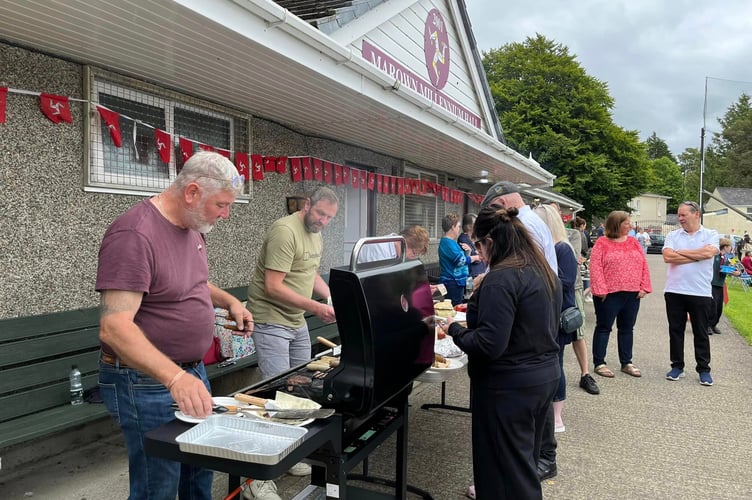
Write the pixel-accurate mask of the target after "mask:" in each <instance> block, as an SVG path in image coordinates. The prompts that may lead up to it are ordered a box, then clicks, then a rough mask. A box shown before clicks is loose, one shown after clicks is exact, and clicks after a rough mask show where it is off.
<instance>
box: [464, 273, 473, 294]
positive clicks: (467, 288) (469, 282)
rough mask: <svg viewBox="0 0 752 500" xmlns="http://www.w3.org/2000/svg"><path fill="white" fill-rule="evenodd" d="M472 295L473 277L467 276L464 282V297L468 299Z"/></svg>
mask: <svg viewBox="0 0 752 500" xmlns="http://www.w3.org/2000/svg"><path fill="white" fill-rule="evenodd" d="M472 294H473V277H472V276H468V277H467V281H466V282H465V297H467V298H470V296H471V295H472Z"/></svg>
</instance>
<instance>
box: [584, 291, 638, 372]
mask: <svg viewBox="0 0 752 500" xmlns="http://www.w3.org/2000/svg"><path fill="white" fill-rule="evenodd" d="M593 305H594V306H595V330H594V331H593V364H594V365H595V366H598V365H602V364H605V363H606V349H607V347H608V338H609V336H610V335H611V327H612V326H614V320H616V336H617V337H616V338H617V345H618V347H619V362H620V363H621V366H622V367H624V366H625V365H628V364H629V363H631V362H632V346H633V344H634V325H635V322H636V321H637V313H638V312H639V310H640V299H638V298H637V292H613V293H609V294H608V295H606V300H603V299H602V298H600V297H593Z"/></svg>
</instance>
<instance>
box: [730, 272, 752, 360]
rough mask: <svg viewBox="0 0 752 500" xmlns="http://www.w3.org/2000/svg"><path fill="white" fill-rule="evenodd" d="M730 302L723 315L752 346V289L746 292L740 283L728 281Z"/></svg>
mask: <svg viewBox="0 0 752 500" xmlns="http://www.w3.org/2000/svg"><path fill="white" fill-rule="evenodd" d="M726 284H727V288H728V295H729V302H728V304H726V305H725V306H724V307H723V314H725V315H726V317H727V318H728V319H729V321H731V324H732V325H734V328H736V329H737V331H738V332H739V334H740V335H741V336H742V337H744V338H745V339H746V340H747V343H748V344H750V345H752V288H750V289H749V290H748V291H746V292H745V291H744V289H743V288H742V286H741V285H740V284H739V283H738V282H732V281H731V280H730V279H727V280H726Z"/></svg>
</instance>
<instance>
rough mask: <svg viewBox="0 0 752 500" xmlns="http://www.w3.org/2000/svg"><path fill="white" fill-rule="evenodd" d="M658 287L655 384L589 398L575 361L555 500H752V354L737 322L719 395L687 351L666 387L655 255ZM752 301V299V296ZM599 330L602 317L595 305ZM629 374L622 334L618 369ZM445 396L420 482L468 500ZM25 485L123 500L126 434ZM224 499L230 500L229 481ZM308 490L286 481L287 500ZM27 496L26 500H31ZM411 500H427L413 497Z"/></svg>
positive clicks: (218, 493)
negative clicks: (623, 366)
mask: <svg viewBox="0 0 752 500" xmlns="http://www.w3.org/2000/svg"><path fill="white" fill-rule="evenodd" d="M648 261H649V263H650V268H651V273H652V277H653V287H654V290H656V291H655V292H654V293H653V294H651V295H649V296H647V297H646V298H645V299H644V300H643V302H642V305H641V310H640V314H639V317H638V321H637V326H636V331H635V347H634V362H635V364H636V365H637V366H638V367H640V369H641V370H642V373H643V377H642V378H640V379H635V378H632V377H629V376H628V375H625V374H622V373H620V372H617V375H616V377H615V378H614V379H603V378H601V377H597V376H596V379H597V381H598V383H599V384H600V386H601V391H602V392H601V394H600V395H598V396H591V395H589V394H587V393H585V392H584V391H582V390H581V389H579V388H578V386H577V382H578V380H579V372H578V369H577V367H576V363H575V359H574V354H573V353H572V352H571V350H569V351H568V352H567V355H566V358H565V362H566V367H567V375H568V376H569V379H568V383H567V389H568V399H567V403H566V407H565V410H564V420H565V424H566V428H567V431H566V432H565V433H563V434H558V435H557V436H558V437H559V458H558V467H559V475H558V476H557V477H556V478H554V479H551V480H548V481H546V482H545V484H544V487H543V492H544V497H545V498H549V499H557V500H564V499H622V498H625V499H626V498H645V499H667V500H668V499H697V500H700V499H711V498H712V499H741V498H752V472H750V471H752V451H750V447H751V446H752V348H750V346H748V345H747V344H746V342H745V341H744V340H743V339H742V338H741V337H739V335H738V334H737V333H736V332H734V331H733V330H732V328H731V327H730V326H729V325H728V323H727V322H726V320H725V318H724V319H723V320H722V322H721V325H720V327H721V329H722V330H723V334H722V335H719V336H713V337H711V343H712V362H711V366H712V369H713V371H712V374H713V378H714V380H715V385H714V386H713V387H703V386H701V385H699V383H698V379H697V375H696V373H694V371H693V367H694V361H693V353H694V350H693V347H692V344H691V340H690V339H691V336H689V337H688V339H687V347H686V353H687V354H688V356H687V366H688V370H687V377H686V378H684V379H681V380H680V381H678V382H670V381H668V380H666V379H665V373H666V372H667V371H668V369H669V360H668V333H667V326H666V318H665V308H664V303H663V294H662V290H663V284H664V277H665V265H664V264H663V261H662V260H661V257H660V256H658V255H649V256H648ZM750 300H752V295H750ZM587 307H588V309H589V314H588V320H589V324H590V326H591V327H592V324H593V322H592V305H591V304H588V306H587ZM607 360H608V361H610V364H611V366H612V367H614V366H615V367H616V368H618V357H617V355H616V339H615V333H614V334H613V338H612V341H611V342H610V344H609V355H608V358H607ZM439 387H440V386H439V385H438V384H418V385H416V387H415V390H414V391H413V395H412V396H411V403H412V409H411V415H410V431H409V432H410V435H409V442H410V458H409V482H410V483H411V484H413V485H415V486H418V487H420V488H423V489H426V490H428V491H430V492H431V493H432V494H433V496H434V498H436V499H437V500H444V499H447V500H449V499H458V498H462V496H463V495H464V492H465V490H466V487H467V485H468V484H469V482H470V481H471V477H472V465H471V461H470V417H469V415H468V414H464V413H459V412H454V411H446V410H431V411H426V410H421V409H420V405H421V404H422V403H425V402H438V400H439ZM447 387H448V396H447V397H448V400H449V401H448V402H449V403H451V404H455V405H460V406H462V405H467V393H468V383H467V377H466V374H465V371H464V370H463V371H462V372H461V373H458V374H457V375H456V376H455V377H454V378H452V379H451V381H450V382H449V383H448V386H447ZM392 450H393V442H389V441H388V442H387V443H385V445H383V446H382V447H381V448H380V449H379V450H378V451H377V452H376V453H375V454H374V455H373V456H372V458H371V462H370V468H371V472H372V473H375V474H380V475H384V476H389V475H390V472H391V468H390V465H391V464H392V461H393V457H392ZM21 472H22V473H21V474H16V475H15V477H13V478H10V477H8V476H7V474H8V473H7V472H6V471H5V470H0V498H3V499H16V498H19V499H22V498H27V499H28V498H35V499H55V500H68V499H70V500H80V499H90V500H95V499H96V500H99V499H123V498H126V497H127V491H128V485H127V482H128V481H127V477H128V474H127V464H126V462H125V459H124V449H123V447H122V444H121V440H120V438H119V436H118V435H117V434H115V435H113V436H111V437H108V438H106V439H104V440H103V441H101V442H98V443H96V444H92V445H87V446H85V447H83V448H81V449H79V450H75V451H71V452H67V453H64V454H62V455H59V456H56V457H53V458H51V459H49V460H46V461H44V462H42V463H39V464H37V465H36V466H34V467H29V468H27V469H26V470H24V471H21ZM217 476H218V477H217V480H216V481H215V498H217V499H221V498H223V495H222V492H223V491H226V490H225V489H224V488H225V484H226V483H225V479H224V477H223V475H220V474H218V475H217ZM302 484H303V482H302V481H301V480H299V479H295V478H291V477H289V476H287V477H285V478H284V479H282V480H281V481H279V485H280V493H281V495H282V497H283V498H285V499H288V498H291V497H292V496H293V495H294V493H295V491H297V490H298V489H299V488H300V487H301V485H302ZM25 494H26V495H25ZM411 498H415V497H412V496H411Z"/></svg>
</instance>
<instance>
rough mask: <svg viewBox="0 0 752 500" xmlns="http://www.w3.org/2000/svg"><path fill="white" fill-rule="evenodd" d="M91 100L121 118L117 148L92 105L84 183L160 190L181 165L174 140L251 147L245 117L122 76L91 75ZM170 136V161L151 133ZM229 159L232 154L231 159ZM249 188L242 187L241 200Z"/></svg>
mask: <svg viewBox="0 0 752 500" xmlns="http://www.w3.org/2000/svg"><path fill="white" fill-rule="evenodd" d="M91 101H92V102H93V103H95V104H101V105H102V106H104V107H106V108H109V109H111V110H113V111H116V112H117V113H119V114H120V131H121V137H122V146H121V147H119V148H118V147H116V146H115V144H114V142H113V141H112V138H111V137H110V134H109V131H108V129H107V125H106V124H105V123H104V121H103V120H101V119H100V117H99V115H98V113H96V111H95V108H94V107H92V110H93V112H92V114H91V119H92V122H91V126H90V129H89V130H90V132H89V146H90V147H89V151H90V155H89V172H88V185H89V186H93V187H99V188H106V189H108V190H109V189H113V190H122V191H127V192H144V193H154V192H157V191H161V190H163V189H165V188H166V187H167V186H169V185H170V183H171V182H172V181H173V180H174V179H175V176H176V175H177V172H179V171H180V169H181V167H182V161H181V154H180V146H179V138H180V137H181V136H182V137H185V138H187V139H190V140H192V141H194V145H193V149H194V151H198V149H199V143H201V144H206V145H210V146H213V147H214V148H221V149H226V150H229V151H232V152H233V153H234V152H235V151H239V152H247V151H249V149H250V140H249V136H250V118H249V117H248V116H246V115H242V114H240V113H238V112H237V111H233V110H229V109H225V108H223V107H221V106H218V105H215V104H213V103H209V102H205V101H202V100H200V99H197V98H194V97H189V96H184V95H182V94H179V93H176V92H173V91H168V90H165V89H160V88H159V87H156V86H154V85H150V84H146V83H144V82H138V81H134V80H132V79H129V78H125V77H117V76H115V75H108V77H103V76H101V75H98V74H96V73H92V78H91ZM155 128H159V129H160V130H163V131H165V132H167V133H169V134H170V135H171V137H172V144H170V145H167V147H170V148H171V154H170V162H169V163H164V162H163V161H162V159H161V158H160V155H159V150H158V145H157V143H156V138H155V134H154V129H155ZM232 158H233V157H232V156H231V159H232ZM248 190H249V187H248V185H247V184H246V186H245V188H244V194H243V196H241V197H244V196H246V194H247V193H248Z"/></svg>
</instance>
